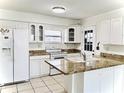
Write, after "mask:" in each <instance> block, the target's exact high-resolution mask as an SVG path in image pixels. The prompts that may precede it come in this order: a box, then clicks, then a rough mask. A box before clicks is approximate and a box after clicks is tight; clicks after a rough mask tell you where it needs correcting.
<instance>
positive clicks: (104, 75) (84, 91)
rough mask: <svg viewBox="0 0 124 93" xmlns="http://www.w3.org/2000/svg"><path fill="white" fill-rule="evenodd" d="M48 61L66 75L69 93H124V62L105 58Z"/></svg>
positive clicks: (47, 61)
mask: <svg viewBox="0 0 124 93" xmlns="http://www.w3.org/2000/svg"><path fill="white" fill-rule="evenodd" d="M77 59H78V60H77V61H75V60H74V58H72V59H71V58H69V59H68V58H67V59H57V60H46V61H45V62H46V63H48V64H49V65H50V66H53V67H54V68H55V69H57V70H59V71H60V72H61V73H62V74H64V75H65V88H66V90H67V92H68V93H124V90H123V86H124V62H121V61H117V60H111V59H107V58H103V57H99V58H93V59H91V60H88V61H83V59H82V58H77Z"/></svg>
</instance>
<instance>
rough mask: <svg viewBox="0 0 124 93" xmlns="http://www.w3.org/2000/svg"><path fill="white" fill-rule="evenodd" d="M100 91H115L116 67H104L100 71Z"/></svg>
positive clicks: (107, 92)
mask: <svg viewBox="0 0 124 93" xmlns="http://www.w3.org/2000/svg"><path fill="white" fill-rule="evenodd" d="M99 76H100V93H113V89H114V68H113V67H110V68H104V69H101V72H100V75H99Z"/></svg>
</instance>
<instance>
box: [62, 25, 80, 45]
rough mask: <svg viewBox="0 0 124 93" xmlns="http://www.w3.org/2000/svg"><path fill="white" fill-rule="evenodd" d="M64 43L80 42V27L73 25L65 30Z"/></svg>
mask: <svg viewBox="0 0 124 93" xmlns="http://www.w3.org/2000/svg"><path fill="white" fill-rule="evenodd" d="M64 38H65V43H81V27H80V26H73V27H68V29H66V30H65V37H64Z"/></svg>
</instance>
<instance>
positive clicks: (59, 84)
mask: <svg viewBox="0 0 124 93" xmlns="http://www.w3.org/2000/svg"><path fill="white" fill-rule="evenodd" d="M52 78H53V79H54V80H55V81H56V82H57V83H58V84H59V85H60V86H61V87H63V86H62V85H61V84H60V83H59V82H58V81H57V80H56V79H55V78H54V77H52ZM63 88H64V87H63ZM64 91H66V90H65V88H64Z"/></svg>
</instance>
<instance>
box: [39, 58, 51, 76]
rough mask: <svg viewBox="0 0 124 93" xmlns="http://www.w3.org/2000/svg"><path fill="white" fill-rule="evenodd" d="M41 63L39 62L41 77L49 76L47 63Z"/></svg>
mask: <svg viewBox="0 0 124 93" xmlns="http://www.w3.org/2000/svg"><path fill="white" fill-rule="evenodd" d="M44 60H45V59H44ZM44 60H43V61H44ZM43 61H42V62H41V76H45V75H49V70H50V67H49V65H48V64H47V63H45V62H43Z"/></svg>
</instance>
